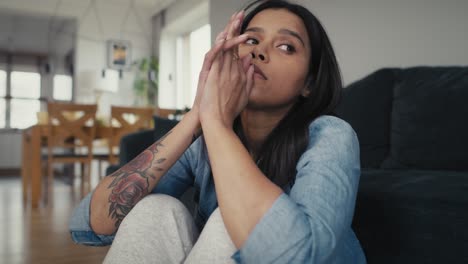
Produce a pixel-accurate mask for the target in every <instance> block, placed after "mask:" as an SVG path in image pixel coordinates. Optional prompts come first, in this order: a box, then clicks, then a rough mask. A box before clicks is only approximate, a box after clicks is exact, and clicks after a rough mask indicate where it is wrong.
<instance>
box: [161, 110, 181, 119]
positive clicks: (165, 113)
mask: <svg viewBox="0 0 468 264" xmlns="http://www.w3.org/2000/svg"><path fill="white" fill-rule="evenodd" d="M177 111H178V110H177V109H169V108H158V109H157V110H156V115H157V116H159V117H163V118H168V117H169V116H170V115H174V114H175V113H176V112H177Z"/></svg>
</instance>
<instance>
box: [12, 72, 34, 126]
mask: <svg viewBox="0 0 468 264" xmlns="http://www.w3.org/2000/svg"><path fill="white" fill-rule="evenodd" d="M40 97H41V75H40V74H39V73H36V72H21V71H14V72H12V73H11V102H10V127H12V128H26V127H28V126H31V125H33V124H34V123H36V112H39V111H40V109H41V105H40V101H39V98H40Z"/></svg>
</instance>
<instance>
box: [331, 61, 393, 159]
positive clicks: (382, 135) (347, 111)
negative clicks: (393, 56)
mask: <svg viewBox="0 0 468 264" xmlns="http://www.w3.org/2000/svg"><path fill="white" fill-rule="evenodd" d="M394 75H395V69H382V70H378V71H376V72H374V73H372V74H370V75H369V76H367V77H365V78H363V79H361V80H359V81H356V82H354V83H352V84H350V85H349V86H348V87H347V88H345V89H344V90H343V98H342V100H341V103H340V105H339V106H338V108H337V114H338V115H339V116H340V117H341V118H343V119H344V120H346V121H347V122H348V123H349V124H350V125H351V126H352V127H353V128H354V130H355V131H356V134H357V136H358V138H359V144H360V147H361V166H362V167H364V168H378V167H380V165H381V163H382V161H383V160H384V159H385V157H386V156H387V154H388V151H389V144H390V132H389V131H390V113H391V105H392V96H393V85H394Z"/></svg>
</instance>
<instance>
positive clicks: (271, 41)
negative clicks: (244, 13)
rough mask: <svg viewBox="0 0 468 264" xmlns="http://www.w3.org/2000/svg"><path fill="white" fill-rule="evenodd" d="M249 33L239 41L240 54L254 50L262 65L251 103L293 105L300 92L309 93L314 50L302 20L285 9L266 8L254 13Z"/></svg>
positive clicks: (278, 106) (257, 62)
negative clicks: (311, 61)
mask: <svg viewBox="0 0 468 264" xmlns="http://www.w3.org/2000/svg"><path fill="white" fill-rule="evenodd" d="M245 33H248V34H249V38H248V39H247V41H246V42H245V43H243V44H241V45H239V56H240V57H244V56H252V55H251V54H252V53H253V54H254V55H255V57H254V58H253V59H252V64H254V65H255V67H256V68H257V69H258V70H257V69H256V71H255V74H254V87H253V89H252V92H251V94H250V97H249V104H248V107H250V108H255V109H257V108H260V109H265V108H273V109H281V108H285V109H289V108H290V107H291V106H292V105H293V104H294V103H295V102H296V100H297V99H298V97H299V96H300V95H305V96H307V95H308V90H307V88H306V87H305V86H306V84H305V82H306V78H307V73H308V70H309V60H310V54H311V50H310V44H309V43H310V40H309V37H308V35H307V30H306V28H305V26H304V23H303V22H302V20H301V19H300V18H299V17H298V16H296V15H295V14H293V13H291V12H289V11H287V10H285V9H266V10H263V11H261V12H259V13H258V14H256V15H255V17H253V19H252V20H251V21H250V23H249V24H248V26H247V27H246V30H245ZM260 71H261V72H262V73H263V74H261V73H260Z"/></svg>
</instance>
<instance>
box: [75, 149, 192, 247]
mask: <svg viewBox="0 0 468 264" xmlns="http://www.w3.org/2000/svg"><path fill="white" fill-rule="evenodd" d="M198 145H199V142H197V141H196V142H195V143H194V144H192V146H190V148H188V149H187V150H186V151H185V152H184V154H183V155H182V156H181V157H180V158H179V160H178V161H177V162H176V163H175V164H174V165H173V166H172V167H171V168H170V169H169V171H167V172H166V174H165V175H164V176H163V177H162V178H161V179H160V180H159V182H158V184H157V185H156V187H155V188H154V189H153V191H152V193H164V194H168V195H171V196H174V197H180V195H182V194H183V193H184V192H185V190H186V189H187V188H188V186H189V185H191V184H193V176H192V175H193V173H192V169H191V165H192V164H193V163H195V162H196V159H192V155H193V153H194V151H196V149H197V148H198ZM92 194H93V192H92V193H89V194H88V195H87V196H86V197H85V198H84V199H83V200H82V201H81V202H80V204H79V205H78V206H77V207H76V208H75V209H74V210H73V213H72V216H71V218H70V222H69V230H70V233H71V237H72V240H73V241H74V242H75V243H78V244H83V245H88V246H106V245H110V244H112V241H113V240H114V236H115V235H98V234H96V233H95V232H94V231H93V230H92V229H91V225H90V223H89V214H90V211H89V208H90V203H91V197H92Z"/></svg>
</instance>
